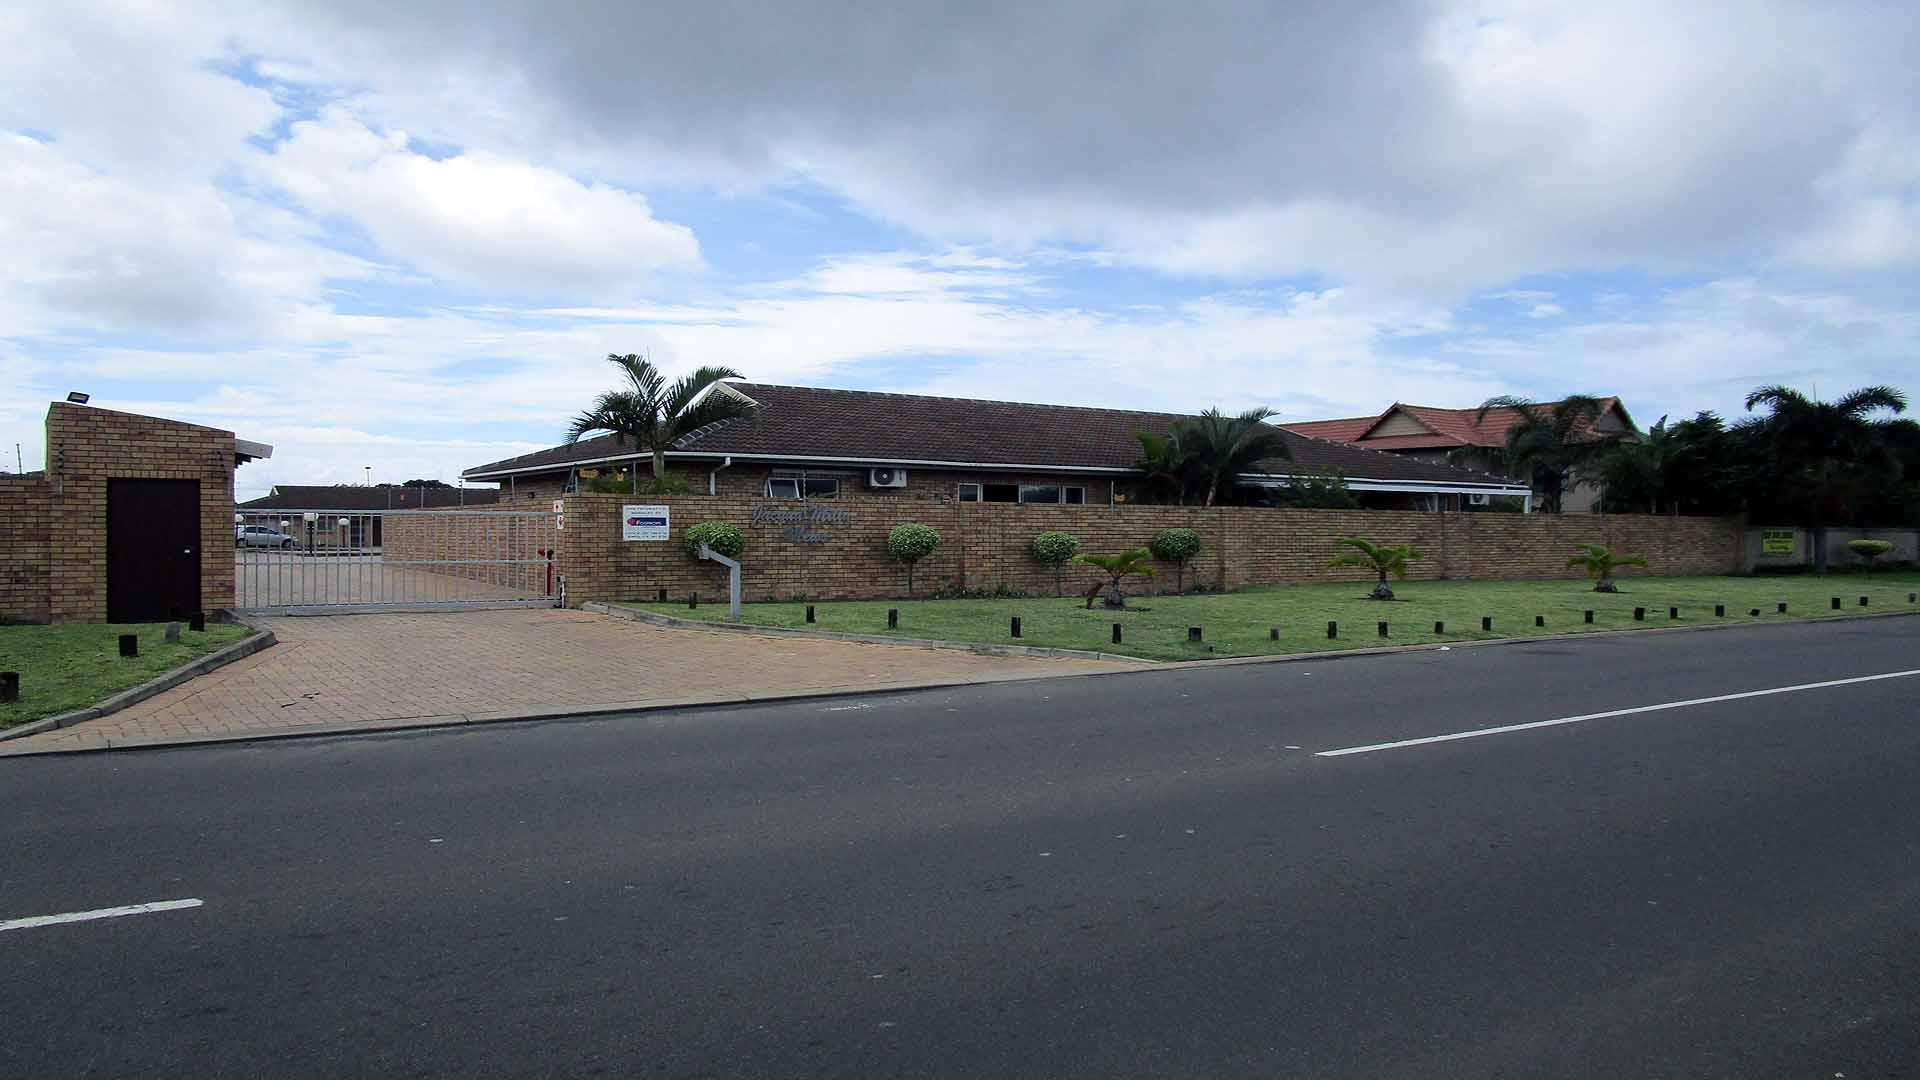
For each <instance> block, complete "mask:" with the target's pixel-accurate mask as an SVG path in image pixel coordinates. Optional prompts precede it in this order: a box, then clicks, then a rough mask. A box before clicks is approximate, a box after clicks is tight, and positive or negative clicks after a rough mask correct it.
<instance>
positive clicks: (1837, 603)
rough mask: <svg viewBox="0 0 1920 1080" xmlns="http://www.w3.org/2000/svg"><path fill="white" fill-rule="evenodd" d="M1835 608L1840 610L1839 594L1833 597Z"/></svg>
mask: <svg viewBox="0 0 1920 1080" xmlns="http://www.w3.org/2000/svg"><path fill="white" fill-rule="evenodd" d="M1833 610H1835V611H1839V610H1840V598H1839V597H1837V596H1836V597H1834V598H1833Z"/></svg>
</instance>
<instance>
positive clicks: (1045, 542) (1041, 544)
mask: <svg viewBox="0 0 1920 1080" xmlns="http://www.w3.org/2000/svg"><path fill="white" fill-rule="evenodd" d="M1079 550H1080V538H1079V537H1077V536H1075V535H1073V534H1072V533H1063V532H1043V533H1041V534H1040V535H1039V536H1036V537H1034V538H1033V557H1034V558H1035V559H1036V560H1038V561H1039V562H1040V563H1042V564H1044V565H1046V566H1051V567H1053V595H1055V596H1059V595H1061V593H1062V590H1063V588H1064V586H1063V585H1062V584H1061V581H1060V569H1061V567H1063V566H1064V565H1066V563H1068V562H1069V561H1071V560H1072V558H1073V556H1074V554H1075V553H1077V552H1078V551H1079Z"/></svg>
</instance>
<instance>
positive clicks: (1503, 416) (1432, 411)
mask: <svg viewBox="0 0 1920 1080" xmlns="http://www.w3.org/2000/svg"><path fill="white" fill-rule="evenodd" d="M1598 400H1599V402H1600V412H1601V414H1603V415H1604V414H1605V413H1607V412H1609V411H1611V410H1613V409H1616V408H1617V409H1619V410H1620V414H1621V416H1622V417H1625V418H1626V420H1627V423H1628V424H1629V425H1631V424H1632V423H1633V421H1632V418H1631V417H1627V415H1626V407H1625V406H1623V405H1621V404H1620V399H1619V398H1617V397H1603V398H1600V399H1598ZM1557 404H1559V402H1554V401H1548V402H1541V403H1539V404H1536V405H1535V406H1534V407H1533V410H1532V411H1533V413H1534V414H1535V415H1536V416H1545V415H1547V414H1549V413H1551V412H1552V411H1553V407H1554V406H1555V405H1557ZM1396 412H1400V413H1405V414H1406V415H1408V416H1410V417H1412V418H1413V419H1415V420H1417V421H1419V422H1420V423H1421V424H1423V425H1425V426H1426V427H1427V429H1428V431H1429V432H1431V434H1426V435H1418V434H1416V435H1385V436H1373V437H1368V435H1367V432H1369V431H1371V430H1373V429H1374V428H1375V427H1377V426H1378V425H1379V424H1380V423H1381V422H1382V421H1384V420H1386V419H1387V417H1389V416H1391V415H1393V414H1394V413H1396ZM1519 422H1520V417H1519V415H1518V414H1517V413H1515V411H1514V410H1512V409H1494V410H1492V411H1490V412H1488V413H1487V415H1486V419H1484V420H1483V419H1481V418H1480V410H1479V409H1478V408H1472V409H1440V408H1435V407H1433V406H1431V405H1408V404H1406V403H1405V402H1395V403H1394V404H1393V405H1392V406H1390V407H1389V408H1388V409H1387V410H1386V411H1385V412H1383V413H1381V414H1380V415H1378V416H1371V417H1357V416H1356V417H1348V418H1345V419H1341V420H1308V421H1305V422H1303V423H1298V424H1288V425H1287V428H1288V429H1289V430H1292V431H1297V432H1300V433H1301V434H1303V435H1316V436H1319V437H1320V438H1323V439H1333V440H1336V441H1338V442H1346V443H1353V444H1354V445H1356V446H1366V447H1372V448H1374V449H1377V450H1446V449H1451V448H1453V447H1456V446H1495V447H1498V446H1505V445H1507V432H1509V431H1511V430H1512V429H1513V426H1514V425H1515V424H1517V423H1519ZM1575 432H1576V434H1579V435H1583V436H1590V437H1597V436H1594V433H1593V425H1592V423H1591V422H1588V421H1585V420H1583V421H1581V422H1580V423H1579V424H1578V425H1576V427H1575Z"/></svg>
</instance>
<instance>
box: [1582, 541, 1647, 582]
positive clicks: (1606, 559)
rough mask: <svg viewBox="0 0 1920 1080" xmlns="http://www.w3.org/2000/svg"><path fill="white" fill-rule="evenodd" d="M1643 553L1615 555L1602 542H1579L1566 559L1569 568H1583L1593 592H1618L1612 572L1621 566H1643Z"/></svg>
mask: <svg viewBox="0 0 1920 1080" xmlns="http://www.w3.org/2000/svg"><path fill="white" fill-rule="evenodd" d="M1645 565H1647V560H1646V556H1644V555H1615V554H1614V553H1613V551H1612V549H1610V548H1608V547H1607V546H1606V545H1604V544H1580V545H1578V546H1577V547H1576V548H1575V549H1574V556H1573V558H1571V559H1568V560H1567V566H1568V568H1569V569H1574V570H1585V571H1586V572H1587V576H1588V577H1590V578H1592V579H1593V591H1594V592H1608V593H1610V592H1619V591H1620V587H1619V586H1617V585H1615V584H1614V583H1613V572H1614V570H1615V569H1617V568H1619V567H1622V566H1645Z"/></svg>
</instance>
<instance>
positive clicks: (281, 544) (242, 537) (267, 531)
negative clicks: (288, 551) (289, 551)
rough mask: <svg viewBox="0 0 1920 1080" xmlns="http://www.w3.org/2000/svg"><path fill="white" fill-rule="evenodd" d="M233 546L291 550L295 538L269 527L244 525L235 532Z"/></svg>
mask: <svg viewBox="0 0 1920 1080" xmlns="http://www.w3.org/2000/svg"><path fill="white" fill-rule="evenodd" d="M233 546H234V547H277V548H290V547H292V546H293V537H291V536H288V535H287V534H286V533H283V532H281V531H280V530H279V529H275V528H273V527H271V526H268V525H242V526H240V527H239V528H237V529H235V530H234V533H233Z"/></svg>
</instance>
